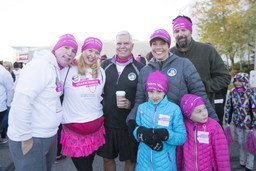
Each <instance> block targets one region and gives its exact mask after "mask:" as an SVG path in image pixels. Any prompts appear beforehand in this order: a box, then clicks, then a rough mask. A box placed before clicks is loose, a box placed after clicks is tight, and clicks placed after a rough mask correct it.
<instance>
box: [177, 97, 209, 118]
mask: <svg viewBox="0 0 256 171" xmlns="http://www.w3.org/2000/svg"><path fill="white" fill-rule="evenodd" d="M203 104H205V103H204V100H203V99H202V97H199V96H196V95H194V94H185V95H184V96H183V97H182V98H181V101H180V108H181V110H182V113H183V115H184V116H186V117H187V118H188V119H190V118H191V115H192V112H193V111H194V109H195V108H196V107H197V106H200V105H203Z"/></svg>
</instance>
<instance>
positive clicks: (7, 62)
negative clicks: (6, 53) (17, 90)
mask: <svg viewBox="0 0 256 171" xmlns="http://www.w3.org/2000/svg"><path fill="white" fill-rule="evenodd" d="M3 66H4V67H5V69H6V70H7V71H9V72H10V73H11V75H12V79H13V81H14V82H15V80H16V77H15V74H14V72H13V66H12V63H11V62H9V61H4V62H3Z"/></svg>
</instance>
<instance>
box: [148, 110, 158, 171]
mask: <svg viewBox="0 0 256 171" xmlns="http://www.w3.org/2000/svg"><path fill="white" fill-rule="evenodd" d="M156 110H157V106H156V107H155V109H154V114H153V117H152V128H153V130H152V131H153V133H154V127H155V117H156ZM152 153H153V150H152V149H151V148H150V163H151V170H152V171H153V170H154V165H153V154H152Z"/></svg>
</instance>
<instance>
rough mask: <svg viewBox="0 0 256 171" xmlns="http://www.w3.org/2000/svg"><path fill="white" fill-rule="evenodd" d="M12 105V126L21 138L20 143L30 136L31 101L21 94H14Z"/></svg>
mask: <svg viewBox="0 0 256 171" xmlns="http://www.w3.org/2000/svg"><path fill="white" fill-rule="evenodd" d="M13 101H14V103H13V104H12V107H11V111H10V112H12V113H14V114H15V116H13V117H14V119H13V125H15V127H16V130H18V131H19V134H20V135H21V136H20V137H22V139H23V140H22V141H25V140H28V139H30V138H31V137H32V135H31V124H32V123H31V121H32V115H31V111H32V99H31V98H30V97H29V96H27V95H25V94H22V93H19V92H16V93H15V96H14V99H13Z"/></svg>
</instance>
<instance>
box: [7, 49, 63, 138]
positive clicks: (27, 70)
mask: <svg viewBox="0 0 256 171" xmlns="http://www.w3.org/2000/svg"><path fill="white" fill-rule="evenodd" d="M59 70H60V69H59V66H58V64H57V60H56V58H55V56H54V55H53V54H52V53H51V52H50V51H47V50H42V51H36V52H35V53H34V57H33V59H32V60H31V61H30V62H29V63H28V64H27V65H26V66H25V67H24V68H23V69H22V71H21V74H20V78H19V81H18V83H17V86H16V88H15V94H14V98H13V102H12V105H11V110H10V113H9V128H8V133H7V134H8V136H9V138H10V139H11V140H13V141H24V140H28V139H30V138H32V137H38V138H49V137H52V136H54V135H55V134H56V133H57V130H58V126H59V124H60V120H61V117H62V111H61V105H60V100H59V96H60V95H61V92H57V91H56V87H57V85H58V83H59V82H60V72H59Z"/></svg>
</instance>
